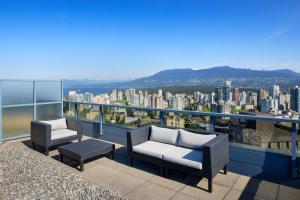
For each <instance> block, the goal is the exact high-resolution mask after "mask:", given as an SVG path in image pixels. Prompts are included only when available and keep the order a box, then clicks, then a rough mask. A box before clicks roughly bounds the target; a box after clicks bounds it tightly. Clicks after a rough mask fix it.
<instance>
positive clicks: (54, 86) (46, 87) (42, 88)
mask: <svg viewBox="0 0 300 200" xmlns="http://www.w3.org/2000/svg"><path fill="white" fill-rule="evenodd" d="M54 101H56V102H57V101H61V83H60V82H36V102H37V103H44V102H54Z"/></svg>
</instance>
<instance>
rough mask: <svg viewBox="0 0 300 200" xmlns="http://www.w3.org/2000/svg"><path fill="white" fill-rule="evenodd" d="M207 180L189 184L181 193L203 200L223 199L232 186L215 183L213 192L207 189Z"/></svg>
mask: <svg viewBox="0 0 300 200" xmlns="http://www.w3.org/2000/svg"><path fill="white" fill-rule="evenodd" d="M207 183H208V182H207V181H206V180H201V181H200V182H199V183H198V184H197V185H187V186H185V187H184V188H183V190H182V191H181V192H180V193H183V194H186V195H190V196H192V197H194V198H197V199H203V200H223V199H224V198H225V196H226V195H227V193H228V192H229V190H230V188H228V187H224V186H221V185H217V184H213V192H212V193H210V192H208V191H207V188H208V187H207Z"/></svg>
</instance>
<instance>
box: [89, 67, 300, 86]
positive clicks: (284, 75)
mask: <svg viewBox="0 0 300 200" xmlns="http://www.w3.org/2000/svg"><path fill="white" fill-rule="evenodd" d="M226 80H231V81H232V83H233V86H236V87H253V88H256V87H261V86H264V85H268V86H269V85H270V84H279V85H282V86H283V87H294V86H295V84H299V83H300V73H297V72H295V71H292V70H290V69H277V70H254V69H250V68H247V69H246V68H233V67H230V66H216V67H212V68H206V69H192V68H181V69H167V70H162V71H160V72H157V73H155V74H153V75H151V76H147V77H142V78H137V79H134V80H131V81H123V82H115V83H104V84H95V85H90V86H94V87H96V86H97V87H111V88H129V87H133V88H153V87H164V86H176V85H177V86H179V85H180V86H188V85H200V84H202V85H223V84H224V82H225V81H226Z"/></svg>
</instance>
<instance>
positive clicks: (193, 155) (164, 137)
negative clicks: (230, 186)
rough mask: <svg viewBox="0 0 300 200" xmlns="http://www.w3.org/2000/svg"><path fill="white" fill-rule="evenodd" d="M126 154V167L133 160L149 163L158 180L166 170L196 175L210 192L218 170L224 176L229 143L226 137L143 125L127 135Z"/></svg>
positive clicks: (166, 173)
mask: <svg viewBox="0 0 300 200" xmlns="http://www.w3.org/2000/svg"><path fill="white" fill-rule="evenodd" d="M127 153H128V163H129V165H130V166H132V164H133V160H134V159H136V160H142V161H146V162H150V163H153V164H156V165H158V166H159V167H160V172H161V175H162V176H166V177H168V169H169V168H171V169H175V170H180V171H184V172H190V173H195V174H200V175H201V176H202V177H204V178H207V179H208V191H209V192H212V179H213V178H214V177H215V176H216V175H217V174H218V173H219V172H220V171H221V170H224V174H227V164H228V162H229V157H228V154H229V142H228V135H226V134H221V133H207V132H195V130H187V129H185V130H183V129H169V128H161V127H157V126H153V125H152V126H151V125H147V126H143V127H140V128H137V129H134V130H131V131H128V132H127Z"/></svg>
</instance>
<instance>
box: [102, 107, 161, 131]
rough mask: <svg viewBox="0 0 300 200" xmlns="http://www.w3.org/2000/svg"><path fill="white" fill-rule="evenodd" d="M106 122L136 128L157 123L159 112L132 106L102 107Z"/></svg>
mask: <svg viewBox="0 0 300 200" xmlns="http://www.w3.org/2000/svg"><path fill="white" fill-rule="evenodd" d="M104 121H105V123H106V124H113V125H119V126H124V127H128V128H136V127H140V126H143V125H146V124H155V125H159V112H156V111H145V110H140V109H132V108H113V107H109V108H108V107H104Z"/></svg>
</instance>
